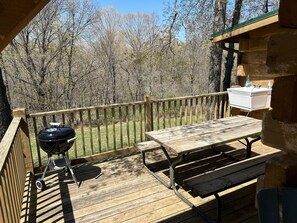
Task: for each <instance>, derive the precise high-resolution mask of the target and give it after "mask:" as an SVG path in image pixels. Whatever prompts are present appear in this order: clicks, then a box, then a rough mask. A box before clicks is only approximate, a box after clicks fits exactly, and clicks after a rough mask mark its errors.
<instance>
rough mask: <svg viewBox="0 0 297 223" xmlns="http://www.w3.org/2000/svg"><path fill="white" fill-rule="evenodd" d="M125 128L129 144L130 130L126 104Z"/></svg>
mask: <svg viewBox="0 0 297 223" xmlns="http://www.w3.org/2000/svg"><path fill="white" fill-rule="evenodd" d="M126 130H127V143H128V146H130V145H131V144H130V131H129V107H128V105H127V106H126Z"/></svg>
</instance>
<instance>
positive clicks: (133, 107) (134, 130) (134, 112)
mask: <svg viewBox="0 0 297 223" xmlns="http://www.w3.org/2000/svg"><path fill="white" fill-rule="evenodd" d="M132 112H133V136H134V144H136V111H135V105H132Z"/></svg>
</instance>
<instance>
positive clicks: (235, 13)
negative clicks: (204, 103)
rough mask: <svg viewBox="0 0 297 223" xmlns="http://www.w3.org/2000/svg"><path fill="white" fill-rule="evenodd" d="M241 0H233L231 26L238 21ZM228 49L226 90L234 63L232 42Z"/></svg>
mask: <svg viewBox="0 0 297 223" xmlns="http://www.w3.org/2000/svg"><path fill="white" fill-rule="evenodd" d="M242 1H243V0H236V2H235V8H234V11H233V17H232V26H235V25H236V24H238V22H239V19H240V11H241V6H242ZM229 49H230V50H229V51H228V54H227V56H226V63H225V77H224V80H223V91H226V90H227V88H229V87H230V83H231V74H232V69H233V65H234V43H229Z"/></svg>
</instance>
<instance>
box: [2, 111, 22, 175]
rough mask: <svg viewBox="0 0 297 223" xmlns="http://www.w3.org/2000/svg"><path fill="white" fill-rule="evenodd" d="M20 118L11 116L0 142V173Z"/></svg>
mask: <svg viewBox="0 0 297 223" xmlns="http://www.w3.org/2000/svg"><path fill="white" fill-rule="evenodd" d="M21 120H22V118H21V117H17V118H13V120H12V122H11V123H10V125H9V127H8V129H7V131H6V133H5V135H4V137H3V139H2V141H1V143H0V175H1V174H2V169H3V165H4V163H5V162H6V159H7V155H8V153H9V151H10V148H11V146H12V144H13V141H14V139H15V136H16V134H17V131H18V128H19V126H20V123H21Z"/></svg>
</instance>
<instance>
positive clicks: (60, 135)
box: [35, 123, 79, 190]
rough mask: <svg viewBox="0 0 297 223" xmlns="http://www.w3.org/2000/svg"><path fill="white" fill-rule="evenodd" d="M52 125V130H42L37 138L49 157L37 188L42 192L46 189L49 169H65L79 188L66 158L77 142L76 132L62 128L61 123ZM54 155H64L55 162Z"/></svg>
mask: <svg viewBox="0 0 297 223" xmlns="http://www.w3.org/2000/svg"><path fill="white" fill-rule="evenodd" d="M50 125H51V127H50V128H45V129H43V130H41V131H40V132H39V133H38V136H37V138H38V142H39V145H40V147H41V149H42V150H43V151H45V152H46V153H47V155H48V160H47V165H46V167H45V169H44V171H43V174H42V177H41V178H39V179H37V180H36V182H35V184H36V187H37V188H38V189H40V190H43V189H44V188H45V183H44V177H45V173H46V171H47V169H48V168H49V167H52V168H54V169H64V171H65V174H66V175H68V174H69V173H70V174H71V176H72V179H73V181H74V182H75V183H76V185H77V186H79V185H78V183H77V180H76V178H75V175H74V172H73V169H72V167H71V165H70V161H69V159H68V158H67V156H66V152H67V151H68V150H69V149H70V148H71V146H72V145H73V143H74V141H75V140H76V136H75V131H74V129H72V128H70V127H64V126H62V125H61V124H60V123H50ZM52 155H62V158H60V159H55V160H54V159H52Z"/></svg>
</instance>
